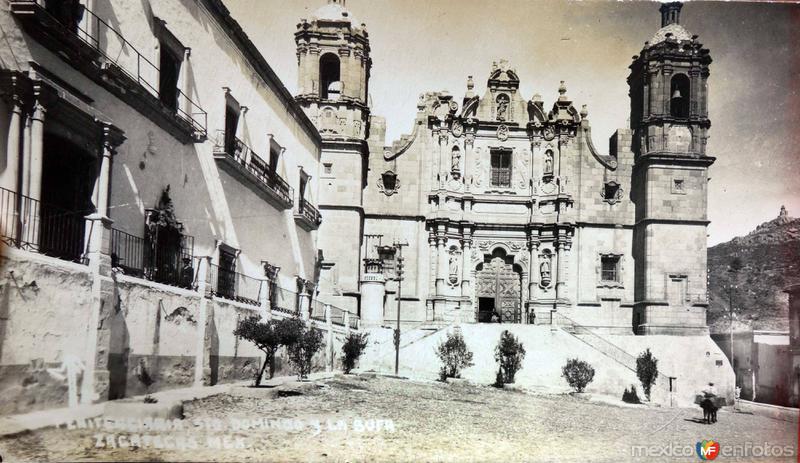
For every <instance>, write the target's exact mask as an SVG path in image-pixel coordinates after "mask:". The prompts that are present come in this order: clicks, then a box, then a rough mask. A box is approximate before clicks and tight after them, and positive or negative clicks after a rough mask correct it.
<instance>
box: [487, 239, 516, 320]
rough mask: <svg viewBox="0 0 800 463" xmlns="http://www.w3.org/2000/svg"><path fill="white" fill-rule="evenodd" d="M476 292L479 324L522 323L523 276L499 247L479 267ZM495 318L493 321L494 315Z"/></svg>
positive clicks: (512, 260) (510, 258)
mask: <svg viewBox="0 0 800 463" xmlns="http://www.w3.org/2000/svg"><path fill="white" fill-rule="evenodd" d="M476 281H477V286H476V287H475V293H476V296H477V298H478V314H477V315H478V316H477V319H478V322H479V323H491V322H492V321H498V320H497V318H499V321H500V322H501V323H520V322H521V321H522V309H521V307H522V292H521V288H522V274H521V272H520V269H519V267H518V266H515V265H514V259H513V257H512V256H508V255H507V254H506V252H505V251H504V250H503V249H502V248H498V249H495V250H494V251H493V252H492V254H491V256H487V258H486V259H484V262H483V263H481V264H478V267H477V269H476ZM495 313H496V314H497V318H495V319H494V320H493V315H494V314H495Z"/></svg>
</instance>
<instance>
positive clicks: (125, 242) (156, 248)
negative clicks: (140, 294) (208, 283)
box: [111, 228, 195, 288]
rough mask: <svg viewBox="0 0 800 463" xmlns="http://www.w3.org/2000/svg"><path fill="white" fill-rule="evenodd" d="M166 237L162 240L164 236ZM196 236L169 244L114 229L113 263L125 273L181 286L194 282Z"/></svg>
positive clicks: (190, 285) (191, 285)
mask: <svg viewBox="0 0 800 463" xmlns="http://www.w3.org/2000/svg"><path fill="white" fill-rule="evenodd" d="M162 241H163V240H162ZM193 261H194V237H192V236H188V235H181V239H180V244H179V245H178V246H175V245H167V244H166V243H163V242H161V243H159V242H158V240H155V241H152V240H147V239H144V238H140V237H138V236H135V235H131V234H130V233H126V232H124V231H122V230H117V229H116V228H112V229H111V265H112V266H113V267H115V268H119V269H121V270H122V271H123V273H125V274H126V275H131V276H135V277H138V278H144V279H146V280H150V281H155V282H156V283H164V284H167V285H171V286H177V287H180V288H192V287H193V286H194V273H195V269H194V265H193V264H194V262H193Z"/></svg>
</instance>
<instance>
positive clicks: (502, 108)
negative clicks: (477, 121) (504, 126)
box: [497, 94, 508, 121]
mask: <svg viewBox="0 0 800 463" xmlns="http://www.w3.org/2000/svg"><path fill="white" fill-rule="evenodd" d="M507 118H508V95H506V94H501V95H500V96H498V97H497V120H498V121H505V120H506V119H507Z"/></svg>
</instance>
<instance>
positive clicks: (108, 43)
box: [9, 0, 208, 143]
mask: <svg viewBox="0 0 800 463" xmlns="http://www.w3.org/2000/svg"><path fill="white" fill-rule="evenodd" d="M65 4H66V3H65ZM9 6H10V9H11V13H12V14H13V15H14V16H15V17H17V18H18V19H19V21H20V23H21V24H22V27H23V29H25V31H26V32H27V33H28V34H30V35H31V36H32V37H34V38H35V39H36V40H38V41H39V42H40V43H42V45H44V46H45V47H47V48H48V49H50V50H51V51H52V52H53V53H55V54H57V55H59V56H60V57H61V58H62V59H63V60H64V61H66V62H67V63H69V64H70V65H72V66H73V67H74V68H75V69H77V70H78V71H80V72H82V73H83V74H84V75H86V76H87V77H88V78H90V79H92V80H93V81H94V82H95V83H97V84H98V85H100V86H102V87H103V88H105V89H106V90H108V91H109V92H111V93H112V94H114V95H116V96H117V98H119V99H120V100H122V101H124V102H126V103H127V104H128V105H130V106H131V107H132V108H134V109H136V110H137V111H138V112H140V113H141V114H142V115H144V116H145V117H148V118H150V119H152V120H153V121H154V122H155V123H156V124H157V125H159V126H160V127H162V128H163V129H164V130H166V131H167V132H169V133H170V134H171V135H173V136H174V137H175V138H177V139H178V140H180V141H181V143H189V142H191V141H194V142H201V141H203V140H205V139H206V135H207V132H206V125H207V119H208V114H207V113H206V111H204V110H203V109H202V108H201V107H200V106H199V105H198V104H197V103H195V102H194V101H192V100H191V99H190V98H189V97H188V95H186V94H185V93H184V92H183V91H181V90H180V89H176V93H177V97H176V101H175V102H174V104H171V103H170V104H167V103H164V102H162V101H161V95H160V92H159V76H160V70H159V68H158V66H157V65H156V64H153V62H152V61H150V60H149V59H147V58H146V57H145V56H144V55H142V53H140V52H139V51H138V50H137V49H136V47H135V46H134V45H133V44H132V43H131V42H129V41H128V40H127V39H126V38H125V37H124V36H123V35H122V34H121V33H120V32H119V31H117V30H116V29H114V28H113V27H111V26H110V25H109V24H108V23H107V22H106V21H105V20H103V19H102V18H101V17H99V16H97V15H96V14H95V13H94V12H92V11H91V10H89V9H86V8H85V7H84V6H82V5H81V6H80V8H77V9H67V10H68V11H67V14H65V13H64V11H65V10H64V8H63V7H62V5H61V2H48V1H46V0H9Z"/></svg>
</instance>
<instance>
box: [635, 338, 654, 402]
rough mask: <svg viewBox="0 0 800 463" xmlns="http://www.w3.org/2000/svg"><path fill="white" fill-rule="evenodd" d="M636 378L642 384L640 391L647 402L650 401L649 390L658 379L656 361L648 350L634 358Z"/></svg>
mask: <svg viewBox="0 0 800 463" xmlns="http://www.w3.org/2000/svg"><path fill="white" fill-rule="evenodd" d="M636 376H637V377H638V378H639V381H641V383H642V389H643V390H644V395H645V396H646V397H647V400H650V389H652V387H653V384H655V383H656V378H658V359H656V358H655V357H653V354H652V353H651V352H650V348H648V349H647V350H645V351H644V352H642V353H641V354H639V356H638V357H637V358H636Z"/></svg>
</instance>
